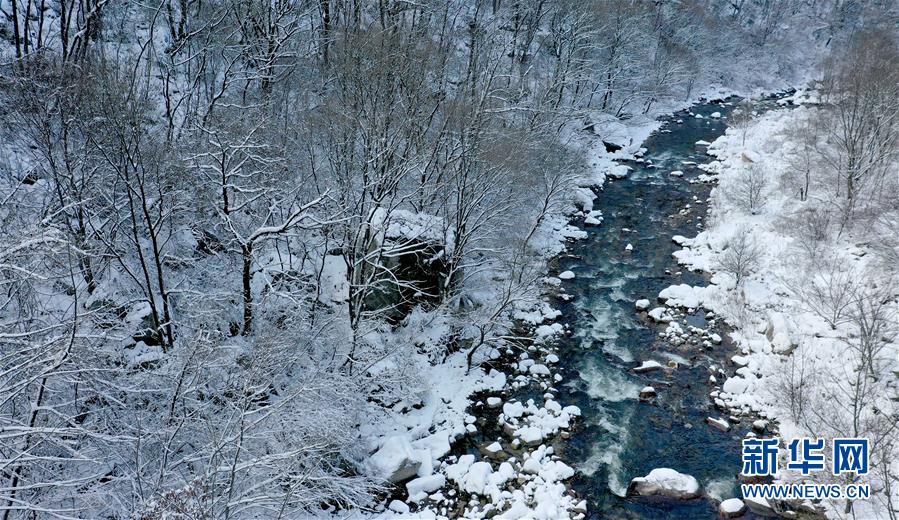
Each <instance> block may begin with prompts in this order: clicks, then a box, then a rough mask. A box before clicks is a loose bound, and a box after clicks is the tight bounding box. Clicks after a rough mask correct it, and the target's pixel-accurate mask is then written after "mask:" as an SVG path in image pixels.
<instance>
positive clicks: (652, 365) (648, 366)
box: [633, 359, 662, 374]
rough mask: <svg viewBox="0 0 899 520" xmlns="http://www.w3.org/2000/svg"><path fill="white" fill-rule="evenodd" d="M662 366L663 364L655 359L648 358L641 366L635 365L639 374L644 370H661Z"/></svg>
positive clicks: (635, 369)
mask: <svg viewBox="0 0 899 520" xmlns="http://www.w3.org/2000/svg"><path fill="white" fill-rule="evenodd" d="M660 368H662V364H661V363H659V362H658V361H655V360H653V359H648V360H646V361H644V362H643V363H642V364H641V365H640V366H638V367H634V369H633V370H634V372H636V373H638V374H642V373H644V372H652V371H653V370H659V369H660Z"/></svg>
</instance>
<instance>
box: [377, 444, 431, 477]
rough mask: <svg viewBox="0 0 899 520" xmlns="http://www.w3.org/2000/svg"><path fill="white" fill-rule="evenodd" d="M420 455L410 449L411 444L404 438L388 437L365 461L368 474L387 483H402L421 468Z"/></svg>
mask: <svg viewBox="0 0 899 520" xmlns="http://www.w3.org/2000/svg"><path fill="white" fill-rule="evenodd" d="M422 456H423V455H422V453H421V452H418V451H415V450H413V449H412V444H411V443H410V442H409V439H408V438H407V437H405V436H400V435H396V436H393V437H389V438H388V439H386V440H385V441H384V443H383V444H381V447H380V449H378V451H377V452H375V453H374V454H373V455H372V456H371V457H369V458H368V460H367V461H366V468H367V470H368V473H369V474H370V475H371V476H373V477H376V478H379V479H381V480H386V481H388V482H393V483H396V482H402V481H404V480H407V479H409V478H411V477H413V476H415V474H416V473H417V472H418V468H419V467H421V460H422Z"/></svg>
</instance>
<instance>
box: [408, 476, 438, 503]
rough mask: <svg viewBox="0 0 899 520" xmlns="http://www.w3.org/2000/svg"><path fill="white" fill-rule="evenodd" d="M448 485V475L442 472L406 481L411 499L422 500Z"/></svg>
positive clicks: (413, 500) (414, 500)
mask: <svg viewBox="0 0 899 520" xmlns="http://www.w3.org/2000/svg"><path fill="white" fill-rule="evenodd" d="M445 485H446V477H445V476H443V475H442V474H440V473H435V474H433V475H428V476H426V477H419V478H416V479H413V480H410V481H409V482H407V483H406V490H407V491H408V493H409V500H411V501H412V502H421V501H422V500H424V499H425V498H427V496H428V495H429V494H431V493H433V492H435V491H437V490H438V489H440V488H442V487H443V486H445Z"/></svg>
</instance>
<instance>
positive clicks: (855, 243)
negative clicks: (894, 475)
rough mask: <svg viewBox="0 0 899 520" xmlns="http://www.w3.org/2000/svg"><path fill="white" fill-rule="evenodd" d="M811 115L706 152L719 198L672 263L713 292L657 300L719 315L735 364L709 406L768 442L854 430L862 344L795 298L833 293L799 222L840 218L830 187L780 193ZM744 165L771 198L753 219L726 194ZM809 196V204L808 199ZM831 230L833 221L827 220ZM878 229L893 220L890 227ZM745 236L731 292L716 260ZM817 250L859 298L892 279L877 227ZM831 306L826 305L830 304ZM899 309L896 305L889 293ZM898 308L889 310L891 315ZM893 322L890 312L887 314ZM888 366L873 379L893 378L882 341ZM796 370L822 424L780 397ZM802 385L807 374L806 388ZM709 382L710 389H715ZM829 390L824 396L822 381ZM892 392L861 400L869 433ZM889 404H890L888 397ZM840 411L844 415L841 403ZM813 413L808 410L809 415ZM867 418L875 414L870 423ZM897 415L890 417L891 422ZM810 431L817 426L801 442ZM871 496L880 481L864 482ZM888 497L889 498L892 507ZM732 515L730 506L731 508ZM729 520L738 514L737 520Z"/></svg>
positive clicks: (891, 349) (898, 349) (874, 506)
mask: <svg viewBox="0 0 899 520" xmlns="http://www.w3.org/2000/svg"><path fill="white" fill-rule="evenodd" d="M814 110H816V109H814V108H805V107H801V108H796V109H791V110H774V111H770V112H768V113H766V114H764V115H762V116H759V117H758V118H757V119H756V120H755V121H753V122H752V123H751V124H750V125H749V126H748V127H747V129H746V135H745V144H744V142H743V135H742V131H741V132H735V131H733V130H728V131H727V133H726V134H725V135H724V136H722V137H720V138H719V139H717V140H716V141H715V142H714V143H712V144H711V145H710V146H709V148H708V152H709V153H710V154H712V155H714V156H716V158H717V160H716V161H713V162H712V163H711V164H709V165H707V166H706V167H704V168H703V169H704V170H706V171H709V172H714V173H715V174H716V175H715V177H716V182H717V187H715V188H714V189H713V191H712V194H711V200H710V201H709V204H708V207H709V210H710V214H709V216H708V218H706V219H704V222H705V223H706V224H707V226H706V227H705V229H704V230H703V231H702V232H701V233H699V234H698V236H696V237H695V238H691V239H686V240H684V241H680V242H678V243H679V244H680V245H681V246H682V247H683V249H681V250H680V251H678V252H677V253H675V255H674V256H675V258H676V259H677V261H678V262H679V263H680V264H682V265H684V266H686V267H688V268H690V269H693V270H698V271H704V272H707V273H709V274H711V280H712V284H711V285H710V286H708V287H707V288H703V289H701V290H700V289H694V288H690V287H689V286H686V285H683V284H682V285H680V286H673V288H668V289H666V290H665V291H662V293H660V295H659V296H660V298H664V299H665V300H666V304H667V305H672V306H696V305H701V306H703V307H705V308H707V309H710V310H712V311H714V312H715V315H716V316H719V317H721V318H722V319H724V320H726V321H727V322H728V323H729V324H731V325H733V326H734V327H735V330H734V332H733V333H732V334H731V338H732V339H733V343H734V345H735V346H736V348H737V349H739V354H738V355H735V356H733V357H732V358H731V361H732V364H730V365H728V366H727V367H726V368H728V369H729V370H731V371H730V372H723V371H722V372H721V373H718V372H715V371H713V373H714V375H712V376H710V378H709V381H710V382H711V383H712V384H718V383H719V381H723V384H721V385H720V387H718V388H716V389H715V390H714V391H713V392H712V399H713V400H714V402H715V405H716V406H717V407H718V408H720V409H722V410H727V411H728V413H730V414H732V415H734V416H737V417H743V416H746V415H750V416H755V417H758V416H761V417H762V418H761V419H754V420H752V421H750V424H751V425H752V430H754V431H755V432H757V433H758V434H763V433H765V432H776V433H779V435H780V436H781V437H783V438H795V437H803V436H819V437H827V438H834V437H840V436H842V435H843V434H844V432H843V431H841V430H840V429H839V428H837V427H835V425H837V424H840V423H841V422H842V423H843V424H849V423H851V421H852V419H851V418H850V417H849V416H847V415H845V414H844V413H843V412H841V411H840V410H841V408H840V406H841V404H840V403H839V402H838V401H840V400H842V399H844V398H843V397H840V396H845V395H849V394H850V393H852V392H853V391H854V390H853V389H852V387H851V385H850V384H849V382H848V381H847V379H848V378H847V373H846V372H847V370H850V369H851V367H852V366H853V365H852V363H853V361H852V355H853V354H852V352H853V351H852V349H851V348H847V345H851V344H852V342H853V341H854V338H855V337H856V335H857V334H858V330H857V328H856V326H855V325H853V324H851V323H841V324H839V325H838V326H836V327H831V325H830V324H828V323H827V322H826V321H825V320H824V319H823V318H822V316H820V315H819V314H817V313H816V312H815V311H814V309H813V308H812V305H810V303H814V302H813V301H809V300H808V297H805V298H806V299H803V290H808V289H809V288H813V287H814V285H813V284H815V283H818V284H819V287H822V288H823V289H824V290H825V291H833V290H835V289H837V287H836V286H835V284H834V283H822V279H821V278H822V276H823V275H822V269H821V267H819V266H815V265H814V264H811V263H810V261H809V260H808V255H809V253H808V251H807V250H805V249H803V247H804V246H803V244H802V241H803V237H802V235H801V233H802V226H803V225H804V224H805V223H804V222H803V219H804V218H805V217H803V215H805V214H806V213H804V212H805V211H807V210H808V208H818V211H821V210H822V208H823V210H825V211H827V210H830V211H838V209H836V208H835V207H834V202H831V201H829V199H828V197H831V195H830V193H826V191H828V188H827V186H821V185H819V186H813V189H814V190H817V198H814V197H810V199H809V200H807V201H800V200H798V197H797V196H796V194H795V192H793V191H791V190H790V189H781V188H783V187H784V186H789V182H790V181H789V177H788V175H789V174H790V172H791V171H793V170H791V165H790V164H791V163H790V162H789V161H790V158H791V156H792V157H795V154H796V150H797V149H798V148H797V147H798V146H799V144H798V143H797V142H796V140H797V139H798V136H799V135H800V134H797V133H795V132H794V131H792V129H793V128H795V126H794V125H797V124H801V123H802V122H803V121H804V120H805V119H806V118H808V117H811V115H812V114H813V111H814ZM750 165H755V166H757V167H758V168H759V169H760V170H761V171H762V172H763V173H764V175H765V176H766V182H767V184H768V186H771V187H777V188H776V189H770V190H769V191H768V192H767V193H766V198H765V200H764V204H763V206H762V207H761V208H758V209H756V210H755V211H749V209H748V208H746V207H744V206H742V205H741V204H739V199H737V198H735V195H734V193H736V192H735V189H736V187H737V186H738V185H739V184H738V183H739V179H740V177H741V176H742V175H745V174H746V172H747V170H748V168H750ZM813 182H820V183H823V182H827V179H826V178H825V177H824V174H823V171H822V172H818V173H816V177H815V178H814V179H813ZM813 194H814V192H813ZM833 218H839V215H835V216H834V217H833ZM886 218H894V219H895V216H894V215H889V216H887V217H886ZM740 229H745V230H747V233H748V234H749V236H750V239H751V240H752V241H754V243H756V244H759V245H761V246H762V247H761V257H760V259H759V261H758V265H757V267H756V268H755V269H754V270H753V271H752V272H751V273H750V275H749V276H748V277H747V278H746V279H745V281H744V282H743V284H742V285H741V287H739V288H736V287H734V281H733V278H732V277H731V276H729V275H724V274H723V273H721V272H720V267H719V266H720V259H721V256H722V254H723V252H724V250H725V247H726V245H727V244H728V241H729V240H730V239H731V238H732V237H733V236H735V234H736V233H737V231H738V230H740ZM829 233H830V234H829V235H828V236H827V237H825V239H824V240H822V241H821V242H820V244H819V245H818V246H817V247H818V249H817V250H816V253H815V254H816V255H818V258H828V257H830V258H834V259H835V262H836V265H837V266H838V268H839V269H840V270H841V271H842V272H843V273H851V274H844V276H847V278H848V279H852V280H856V281H859V282H861V283H857V285H856V286H855V287H856V289H854V290H858V291H867V290H870V289H866V288H865V287H868V288H870V287H871V286H874V285H877V286H883V285H885V284H889V282H888V280H889V279H890V277H891V276H894V275H891V274H889V271H890V268H886V269H884V268H883V267H882V266H881V265H880V264H879V263H878V261H877V257H878V253H877V252H876V251H877V248H878V247H881V246H882V243H883V242H886V241H889V240H890V239H889V237H884V236H883V235H878V230H877V228H876V227H872V226H869V225H866V224H864V225H861V226H860V227H859V228H858V229H852V226H849V227H848V228H847V229H844V230H843V231H842V233H837V231H836V230H831V231H830V232H829ZM831 294H833V293H831ZM891 297H892V298H893V300H894V301H895V299H896V297H897V295H896V293H895V291H893V293H892V296H891ZM894 307H895V305H894ZM891 312H893V311H891ZM709 341H710V342H711V343H713V344H717V343H720V342H721V341H722V338H721V337H720V336H719V335H714V336H710V337H709ZM883 348H884V349H885V352H888V353H887V354H885V356H884V357H883V358H882V360H883V364H882V365H881V367H880V370H881V371H882V373H883V374H887V373H889V372H890V371H891V370H896V369H897V368H899V345H897V343H896V340H895V338H886V341H885V342H884V347H883ZM795 370H804V371H805V374H806V376H805V377H806V378H808V377H811V379H808V381H809V382H808V383H807V384H806V385H805V387H804V395H803V399H805V400H806V404H805V407H806V408H805V409H806V410H809V409H816V410H820V409H827V410H828V414H829V415H828V421H827V422H826V423H822V422H821V421H820V420H818V419H816V418H815V416H814V415H806V416H805V417H801V418H799V417H797V416H796V415H795V408H794V409H791V407H790V404H789V398H788V397H787V396H785V395H784V392H785V390H784V389H785V385H786V384H787V383H788V382H789V375H790V374H791V373H793V372H791V371H795ZM808 374H813V375H812V376H808ZM716 376H717V377H716ZM884 379H885V378H883V377H881V378H878V381H877V382H874V381H872V382H871V384H872V385H875V386H877V385H880V384H881V381H883V380H884ZM825 380H826V381H827V383H826V384H822V383H820V381H825ZM891 392H894V390H887V389H886V388H885V387H884V386H879V389H878V390H876V391H873V390H872V393H871V396H870V397H869V398H866V399H865V401H864V404H863V409H862V410H861V413H862V415H863V416H864V417H866V419H865V420H866V421H875V422H876V421H877V417H882V415H881V414H882V410H884V409H888V410H896V405H895V403H894V402H892V401H890V400H889V399H888V398H886V396H887V395H891ZM892 395H895V394H894V393H892ZM844 404H845V403H844ZM809 407H811V408H809ZM875 410H878V411H876V412H875ZM892 413H895V412H892ZM727 422H728V421H726V420H725V419H720V418H713V417H710V418H709V423H710V424H711V425H712V426H715V427H718V424H720V425H722V426H723V424H724V423H727ZM807 425H809V426H814V429H813V430H809V429H808V428H807ZM778 476H779V477H780V478H783V479H784V480H785V481H786V482H793V481H798V480H804V481H809V480H811V481H813V482H816V483H830V481H828V480H826V479H824V478H823V477H821V476H820V475H815V474H812V475H811V476H803V475H801V474H797V473H796V472H793V471H790V470H786V469H784V470H782V471H781V472H780V473H779V475H778ZM862 480H864V481H865V482H868V483H870V484H872V489H873V488H874V487H877V486H878V485H879V483H878V479H877V477H875V478H870V477H867V478H864V479H862ZM895 498H896V497H894V500H895ZM882 500H884V497H883V496H882V495H881V496H879V497H878V498H877V499H875V500H870V501H865V503H864V504H863V505H860V507H863V508H865V510H864V512H863V513H858V514H859V515H860V517H871V518H876V517H877V516H878V515H881V516H882V512H881V511H879V508H880V507H881V506H879V505H878V504H881V503H882ZM733 504H734V505H735V506H736V505H738V504H737V503H736V502H734V503H733ZM746 505H747V506H749V508H750V509H751V510H753V511H756V512H759V513H760V514H770V512H771V506H770V504H768V503H766V502H765V501H764V500H754V499H753V500H750V499H747V500H746ZM822 505H823V506H824V507H826V508H828V511H829V512H831V514H836V512H838V511H839V508H840V504H838V503H835V502H832V501H824V502H823V503H822ZM734 514H736V513H734Z"/></svg>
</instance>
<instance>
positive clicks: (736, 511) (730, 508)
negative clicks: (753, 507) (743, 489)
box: [718, 498, 746, 518]
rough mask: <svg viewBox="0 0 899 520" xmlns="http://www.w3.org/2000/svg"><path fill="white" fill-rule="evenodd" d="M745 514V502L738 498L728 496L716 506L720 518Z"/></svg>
mask: <svg viewBox="0 0 899 520" xmlns="http://www.w3.org/2000/svg"><path fill="white" fill-rule="evenodd" d="M744 514H746V504H744V503H743V501H742V500H740V499H739V498H728V499H727V500H725V501H724V502H721V504H720V505H719V506H718V515H719V516H721V518H737V517H740V516H743V515H744Z"/></svg>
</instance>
